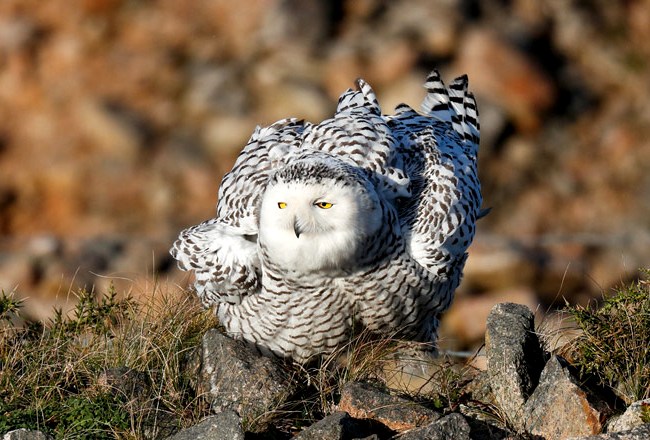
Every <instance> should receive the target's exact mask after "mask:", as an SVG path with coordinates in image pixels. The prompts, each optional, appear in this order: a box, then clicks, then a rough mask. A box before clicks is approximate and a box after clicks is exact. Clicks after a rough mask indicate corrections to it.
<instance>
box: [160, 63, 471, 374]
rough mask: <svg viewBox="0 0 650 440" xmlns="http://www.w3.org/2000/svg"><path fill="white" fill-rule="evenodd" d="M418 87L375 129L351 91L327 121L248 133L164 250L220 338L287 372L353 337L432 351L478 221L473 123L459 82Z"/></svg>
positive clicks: (377, 118) (369, 97)
mask: <svg viewBox="0 0 650 440" xmlns="http://www.w3.org/2000/svg"><path fill="white" fill-rule="evenodd" d="M425 88H426V90H427V95H426V96H425V98H424V101H423V103H422V107H421V108H422V111H421V112H416V111H415V110H413V109H412V108H410V107H409V106H407V105H405V104H401V105H399V106H398V107H397V109H396V113H395V114H394V115H392V116H383V115H382V113H381V109H380V107H379V103H378V101H377V98H376V96H375V93H374V92H373V90H372V88H371V87H370V86H369V85H368V84H367V83H366V82H365V81H363V80H358V81H357V89H356V90H348V91H346V92H345V93H343V95H342V96H341V98H340V99H339V103H338V107H337V110H336V113H335V114H334V116H333V117H332V118H331V119H328V120H325V121H323V122H321V123H320V124H317V125H314V124H311V123H306V122H304V121H299V120H296V119H286V120H282V121H279V122H277V123H275V124H272V125H270V126H269V127H264V128H259V127H258V129H256V130H255V133H253V135H252V137H251V139H250V140H249V142H248V144H247V145H246V146H245V147H244V149H243V150H242V152H241V154H240V156H239V158H238V159H237V161H236V163H235V165H234V166H233V168H232V170H231V171H230V172H229V173H228V174H226V175H225V176H224V179H223V181H222V183H221V187H220V189H219V202H218V205H217V216H216V218H214V219H212V220H208V221H207V222H204V223H202V224H200V225H198V226H195V227H193V228H189V229H187V230H185V231H183V232H182V233H181V235H180V237H179V239H178V240H177V241H176V242H175V244H174V246H173V248H172V251H171V252H172V255H173V256H174V257H175V258H176V259H177V260H178V262H179V266H180V267H181V269H184V270H193V271H194V272H195V274H196V282H195V288H196V291H197V294H198V295H199V296H200V297H201V299H202V300H203V302H204V303H205V304H206V305H215V306H216V311H217V314H218V317H219V319H220V321H221V323H222V324H223V326H224V327H225V329H226V331H227V332H228V333H229V334H230V335H231V336H233V337H235V338H239V339H243V340H246V341H248V342H250V343H252V344H255V345H256V346H257V347H258V348H259V349H260V350H262V351H263V352H265V353H269V354H274V355H277V356H282V357H290V358H293V359H294V360H296V361H298V362H305V361H307V360H309V359H311V358H313V357H314V356H318V355H320V354H323V353H328V352H331V351H333V350H334V349H335V348H336V347H337V346H339V345H340V344H342V343H344V342H345V341H346V340H347V338H348V337H349V334H350V331H351V329H352V328H353V327H354V326H355V325H357V324H361V325H363V326H365V327H366V328H368V329H370V330H372V331H375V332H378V333H387V334H391V335H394V334H396V333H397V334H400V335H402V336H403V337H404V338H407V339H412V340H417V341H425V342H432V343H435V339H436V332H437V326H438V316H439V314H440V313H442V312H443V311H444V310H446V309H447V308H448V307H449V305H450V303H451V300H452V298H453V292H454V290H455V289H456V287H457V286H458V283H459V282H460V278H461V275H462V270H463V267H464V264H465V260H466V258H467V253H466V251H467V248H468V246H469V245H470V243H471V241H472V239H473V237H474V233H475V222H476V220H477V219H478V218H479V217H480V216H481V213H482V211H481V210H480V207H481V203H482V198H481V188H480V184H479V181H478V177H477V169H476V165H477V164H476V162H477V152H478V140H479V121H478V112H477V107H476V101H475V99H474V97H473V95H472V94H471V93H470V92H469V91H468V86H467V77H466V76H463V77H460V78H457V79H456V80H454V81H453V82H452V83H451V84H450V86H449V87H446V86H445V85H444V83H443V82H442V79H441V78H440V75H439V74H438V72H435V71H434V72H432V73H431V74H430V75H429V76H428V77H427V79H426V82H425Z"/></svg>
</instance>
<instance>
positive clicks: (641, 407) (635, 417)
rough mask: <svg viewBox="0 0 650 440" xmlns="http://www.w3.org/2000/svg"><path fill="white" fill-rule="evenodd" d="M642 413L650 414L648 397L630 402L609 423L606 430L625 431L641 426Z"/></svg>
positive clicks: (642, 422)
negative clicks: (621, 412) (619, 414)
mask: <svg viewBox="0 0 650 440" xmlns="http://www.w3.org/2000/svg"><path fill="white" fill-rule="evenodd" d="M644 415H650V399H645V400H639V401H638V402H634V403H632V404H631V405H630V406H629V407H628V408H627V409H626V410H625V412H624V413H623V414H621V416H620V417H617V418H616V419H615V420H613V421H612V422H611V423H610V424H609V426H608V428H607V431H608V432H619V431H627V430H630V429H633V428H636V427H637V426H641V425H643V424H644V420H643V417H644Z"/></svg>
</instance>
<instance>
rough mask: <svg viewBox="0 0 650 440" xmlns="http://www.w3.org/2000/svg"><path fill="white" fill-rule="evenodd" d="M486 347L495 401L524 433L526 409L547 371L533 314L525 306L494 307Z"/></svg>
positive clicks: (489, 321)
mask: <svg viewBox="0 0 650 440" xmlns="http://www.w3.org/2000/svg"><path fill="white" fill-rule="evenodd" d="M485 346H486V352H487V366H488V375H489V378H490V386H491V388H492V393H493V395H494V398H495V400H496V402H497V404H498V405H499V407H500V409H501V410H502V411H503V414H505V415H506V417H507V418H508V421H509V422H510V423H511V424H512V426H514V427H515V428H516V429H518V430H523V429H524V427H525V421H524V418H523V414H524V413H523V407H524V404H525V403H526V399H527V398H528V397H529V396H530V394H531V393H532V392H533V390H534V389H535V386H536V385H537V382H538V380H539V376H540V373H541V371H542V368H543V367H544V354H543V352H542V349H541V346H540V344H539V339H538V338H537V335H536V334H535V327H534V316H533V313H532V312H531V311H530V310H529V309H528V308H527V307H526V306H523V305H521V304H513V303H502V304H497V305H496V306H494V307H493V308H492V311H491V312H490V315H489V316H488V319H487V331H486V333H485Z"/></svg>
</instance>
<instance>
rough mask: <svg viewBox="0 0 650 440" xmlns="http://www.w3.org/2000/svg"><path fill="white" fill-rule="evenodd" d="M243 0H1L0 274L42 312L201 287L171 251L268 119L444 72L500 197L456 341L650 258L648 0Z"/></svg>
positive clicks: (412, 88)
mask: <svg viewBox="0 0 650 440" xmlns="http://www.w3.org/2000/svg"><path fill="white" fill-rule="evenodd" d="M246 3H247V5H246V7H245V8H244V7H242V5H241V3H239V2H231V1H227V0H223V1H221V0H217V1H196V2H189V3H188V2H177V1H173V0H163V1H159V2H146V1H138V0H83V1H80V2H77V4H76V5H75V7H74V8H71V7H70V5H69V3H68V2H67V1H65V0H51V1H48V2H42V1H39V0H3V1H2V2H0V176H2V177H1V178H0V288H2V289H4V290H5V291H7V292H9V291H15V292H16V294H17V295H18V296H20V297H29V298H30V301H29V302H28V304H27V306H28V307H30V309H29V313H31V315H32V317H34V318H44V317H47V316H49V314H50V313H51V307H52V306H53V305H57V306H62V305H63V306H64V307H65V304H66V301H67V302H68V303H69V302H71V301H73V300H74V298H73V297H71V294H70V292H73V291H74V290H75V288H76V287H78V286H86V287H88V288H90V287H92V286H95V289H96V290H97V291H103V290H105V289H106V286H107V285H108V283H111V282H112V283H115V284H116V285H117V287H118V289H120V290H125V291H131V292H133V293H134V294H136V295H137V294H145V295H146V294H151V292H152V291H153V290H154V289H153V286H154V285H155V286H156V288H158V289H175V288H177V287H175V286H176V285H177V284H180V285H186V283H187V277H186V276H185V275H184V274H181V273H179V272H178V271H177V270H175V268H174V267H173V265H172V264H171V261H170V259H169V257H168V255H167V248H168V247H169V244H170V243H171V242H172V241H173V239H174V237H175V235H176V234H177V233H178V231H179V230H180V229H182V228H184V227H187V226H189V225H193V224H196V223H197V222H199V221H201V220H203V219H206V218H209V217H210V216H212V214H213V212H214V206H215V203H216V193H217V188H218V184H219V181H220V177H221V175H222V174H223V173H224V172H226V171H227V170H228V169H229V168H230V166H231V164H232V162H233V160H234V158H235V157H236V155H237V153H238V151H239V150H240V148H241V147H242V146H243V145H244V143H245V141H246V139H247V138H248V136H249V135H250V134H251V132H252V130H253V128H254V127H255V125H256V124H268V123H270V122H273V121H274V120H277V119H279V118H283V117H286V116H296V117H302V118H306V119H308V120H311V121H319V120H321V119H323V118H325V117H327V116H328V115H329V114H331V112H332V111H333V109H334V106H335V102H336V99H337V97H338V95H339V94H340V93H341V92H342V91H344V90H345V89H347V88H348V87H350V86H351V85H352V83H353V80H354V79H355V78H356V77H359V76H361V77H364V78H365V79H366V80H368V81H369V82H370V83H371V84H372V85H373V87H374V88H375V89H376V91H377V92H378V95H379V99H380V103H381V104H382V106H383V109H384V111H385V112H390V111H391V109H392V107H393V106H394V105H396V104H397V103H399V102H400V101H405V102H407V103H410V104H412V105H414V106H417V105H418V103H419V102H420V100H421V98H422V94H423V90H422V88H421V83H422V81H423V79H424V77H425V75H426V73H427V71H429V70H430V69H432V68H434V67H436V68H439V69H440V70H441V71H442V73H443V76H444V78H446V79H447V80H448V81H449V80H451V79H452V78H453V77H454V76H455V75H458V74H461V73H467V74H468V75H469V78H470V84H471V88H472V89H473V90H474V91H475V93H476V95H477V98H478V102H479V107H480V113H481V122H482V141H481V156H480V164H479V168H480V174H481V180H482V184H483V187H484V193H485V203H486V206H491V207H492V208H493V210H492V213H491V214H490V216H489V217H487V218H486V219H484V220H482V221H481V224H480V227H479V229H478V235H477V239H476V242H475V244H474V245H473V247H472V248H471V251H470V258H469V262H468V265H467V270H466V277H465V281H464V283H463V285H462V287H461V289H460V290H459V292H458V295H457V300H456V302H455V304H454V306H453V307H452V309H451V310H450V312H449V313H448V315H447V317H446V319H445V322H444V324H443V329H444V337H443V345H445V346H446V347H448V348H453V349H471V348H473V347H476V346H477V344H479V345H480V343H481V341H482V340H483V334H484V331H485V324H484V323H485V318H486V317H487V315H488V312H489V310H490V309H491V307H492V305H493V304H495V303H496V302H499V301H511V302H517V303H522V304H526V305H528V306H530V307H531V308H532V309H533V310H537V311H539V315H540V316H541V315H543V314H544V313H543V312H545V311H547V310H551V309H552V308H553V306H554V305H557V304H560V305H561V304H563V300H564V298H566V299H567V300H568V301H570V302H585V301H587V300H588V299H590V298H597V297H599V296H600V295H601V294H602V292H607V291H608V289H609V288H610V287H611V286H613V285H617V284H618V283H620V282H621V281H623V280H627V279H629V278H633V277H635V276H636V269H637V268H638V267H642V266H647V264H648V261H650V258H649V257H650V246H649V245H650V234H649V233H648V230H649V229H648V226H649V224H648V219H649V218H650V203H649V197H648V194H650V177H649V176H650V174H649V173H647V170H648V169H650V168H649V167H650V143H649V141H648V139H650V136H648V134H650V133H649V132H650V81H648V78H650V67H649V65H648V61H647V60H648V59H650V58H648V57H649V56H650V4H649V3H648V2H647V1H644V0H633V1H627V2H606V1H604V0H599V1H594V2H581V1H577V0H573V1H564V0H545V1H530V0H509V1H496V0H489V1H484V2H477V1H470V0H448V1H439V2H430V1H426V0H401V1H380V0H363V1H345V0H339V1H332V2H320V1H317V0H308V1H294V0H270V1H266V0H265V1H261V0H248V1H247V2H246ZM546 322H547V323H550V322H552V320H551V318H546Z"/></svg>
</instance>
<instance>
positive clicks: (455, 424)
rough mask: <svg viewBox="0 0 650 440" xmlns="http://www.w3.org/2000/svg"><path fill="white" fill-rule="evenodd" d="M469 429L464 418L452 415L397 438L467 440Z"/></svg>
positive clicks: (456, 414) (406, 439)
mask: <svg viewBox="0 0 650 440" xmlns="http://www.w3.org/2000/svg"><path fill="white" fill-rule="evenodd" d="M469 432H470V427H469V424H468V423H467V421H466V420H465V417H463V416H462V415H460V414H458V413H452V414H449V415H448V416H445V417H443V418H441V419H439V420H436V421H435V422H433V423H430V424H428V425H426V426H423V427H421V428H415V429H412V430H410V431H408V432H406V433H404V434H403V435H401V436H400V437H399V439H400V440H419V439H427V440H438V439H440V440H444V439H451V438H453V439H454V440H464V439H467V440H469V438H470V437H469Z"/></svg>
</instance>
